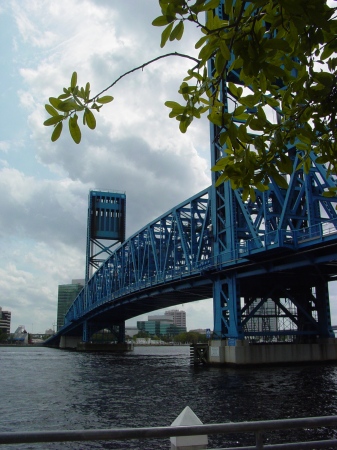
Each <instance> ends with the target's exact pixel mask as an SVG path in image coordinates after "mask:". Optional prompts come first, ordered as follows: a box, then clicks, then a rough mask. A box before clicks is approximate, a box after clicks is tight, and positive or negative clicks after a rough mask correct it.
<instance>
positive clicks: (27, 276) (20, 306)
mask: <svg viewBox="0 0 337 450" xmlns="http://www.w3.org/2000/svg"><path fill="white" fill-rule="evenodd" d="M159 15H160V9H159V6H158V2H157V0H142V1H139V0H125V1H123V2H122V1H120V0H71V1H69V0H67V1H65V0H58V1H57V2H55V1H52V0H29V1H24V0H9V1H7V2H1V3H0V27H1V30H2V39H1V40H0V81H1V90H0V101H1V109H0V172H1V173H0V192H1V194H0V207H1V216H0V249H1V251H0V306H1V307H2V308H3V310H9V311H11V313H12V324H11V331H12V332H14V331H15V329H16V328H17V327H18V326H19V325H24V326H25V327H26V330H27V331H29V332H32V333H43V332H44V331H45V330H46V329H49V328H55V324H56V314H57V293H58V285H60V284H69V283H71V280H72V279H81V278H82V279H83V278H84V274H85V247H86V220H87V206H88V193H89V191H90V190H91V189H96V190H109V191H114V190H116V191H118V192H120V191H124V192H126V199H127V218H126V237H128V236H130V235H131V234H133V233H134V232H136V231H137V230H139V229H140V228H142V227H143V226H145V225H146V224H147V223H148V222H150V221H152V220H154V219H155V218H156V217H158V216H160V215H162V214H163V213H164V212H166V211H167V210H169V209H171V208H172V207H173V206H175V205H176V204H179V203H180V202H182V201H183V200H185V199H186V198H188V197H190V196H192V195H194V194H196V193H198V192H199V191H201V190H202V189H204V188H205V187H207V186H208V185H209V184H210V182H211V181H210V143H209V126H208V123H207V120H201V121H196V122H195V123H193V124H192V125H191V126H190V128H189V130H188V132H187V133H186V134H181V133H180V132H179V129H178V123H177V122H176V121H175V120H173V119H170V118H169V117H168V114H169V109H168V108H166V107H165V106H164V102H165V101H166V100H177V101H178V100H179V94H177V91H178V89H179V86H180V83H181V81H182V79H183V77H184V76H185V75H186V70H187V69H188V68H189V67H190V63H189V62H188V60H185V59H182V58H179V57H170V58H164V59H161V60H160V61H157V62H155V63H153V64H152V65H150V66H148V67H146V68H145V69H144V70H141V71H137V72H135V73H133V74H131V75H129V76H127V77H125V78H123V79H122V80H121V81H120V82H118V83H117V85H116V86H115V87H114V88H113V89H111V90H110V91H109V92H108V94H109V95H112V96H114V101H113V102H112V103H110V104H109V105H105V106H104V107H103V108H102V110H101V112H100V113H99V117H98V118H97V119H98V121H97V128H96V130H95V131H91V130H89V129H88V128H86V129H83V128H82V142H81V144H80V145H76V144H75V143H74V142H73V141H72V139H71V138H70V137H69V135H68V133H67V132H66V130H65V132H63V134H62V136H61V137H60V139H59V140H58V141H57V142H56V143H52V142H51V141H50V134H51V129H50V128H48V127H44V126H43V122H44V121H45V120H46V119H47V118H48V117H49V115H48V114H47V113H46V111H45V108H44V105H45V103H47V102H48V98H49V97H57V96H58V95H60V94H61V93H62V90H63V87H65V86H66V87H68V86H69V84H70V78H71V74H72V73H73V71H76V72H77V73H78V82H79V84H80V85H85V84H86V82H87V81H89V82H90V84H91V92H92V94H96V93H98V92H100V91H101V90H103V89H105V88H106V87H107V86H109V85H110V84H111V83H113V82H114V81H115V80H116V79H117V78H118V77H119V76H120V75H122V74H124V73H125V72H127V71H129V70H131V69H133V68H135V67H137V66H140V65H141V64H143V63H144V62H146V61H148V60H151V59H153V58H155V57H157V56H159V55H161V54H165V53H169V52H173V51H178V52H183V53H188V54H191V55H193V54H194V52H195V50H194V42H195V41H196V40H197V38H198V30H197V29H195V28H193V27H192V26H191V28H190V29H187V32H186V36H185V37H184V38H183V40H182V41H181V42H177V41H174V42H173V43H170V42H169V43H168V45H167V46H166V47H165V48H164V49H161V48H160V35H161V31H162V28H157V27H153V26H152V25H151V22H152V20H153V19H154V18H155V17H157V16H159ZM334 291H335V289H334V287H333V288H332V293H331V298H332V299H333V298H336V295H335V294H334ZM335 303H336V302H335ZM331 306H332V322H333V323H334V324H337V305H336V306H334V304H333V301H332V302H331ZM177 308H178V309H184V310H185V311H186V313H187V328H188V329H193V328H212V327H213V307H212V300H210V299H209V300H204V301H198V302H194V303H190V304H186V305H177ZM158 313H160V311H157V312H156V313H155V314H158ZM146 319H147V315H144V316H140V317H138V318H134V319H131V320H129V321H128V322H127V325H136V322H137V320H146Z"/></svg>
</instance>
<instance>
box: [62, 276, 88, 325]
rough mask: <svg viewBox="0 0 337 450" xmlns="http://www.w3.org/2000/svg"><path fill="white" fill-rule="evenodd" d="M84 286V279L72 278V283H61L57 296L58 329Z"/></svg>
mask: <svg viewBox="0 0 337 450" xmlns="http://www.w3.org/2000/svg"><path fill="white" fill-rule="evenodd" d="M83 287H84V280H72V283H71V284H60V285H59V287H58V298H57V324H56V326H57V331H59V329H60V328H62V326H63V325H64V317H65V315H66V313H67V311H68V309H69V307H70V305H71V304H72V303H73V301H74V300H75V298H76V297H77V296H78V294H79V293H80V291H81V290H82V289H83Z"/></svg>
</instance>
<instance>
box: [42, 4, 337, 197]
mask: <svg viewBox="0 0 337 450" xmlns="http://www.w3.org/2000/svg"><path fill="white" fill-rule="evenodd" d="M158 1H159V6H160V9H161V15H160V16H158V17H157V18H155V19H154V21H153V22H152V24H153V25H154V26H158V27H164V29H163V31H162V35H161V42H160V46H161V47H164V46H165V45H166V43H167V42H168V41H174V40H178V41H179V40H181V39H182V37H183V35H184V32H185V25H184V24H185V23H186V22H189V23H193V24H194V25H195V26H196V27H197V28H198V29H199V30H200V33H201V36H200V38H199V39H198V41H197V42H196V43H195V48H196V49H198V50H199V54H198V57H197V58H193V57H191V56H188V55H185V54H181V53H169V54H167V55H163V56H159V57H157V58H155V59H153V60H151V61H148V62H146V63H144V64H143V65H141V66H139V67H136V68H134V69H132V70H130V71H128V72H126V73H125V74H123V75H121V76H120V77H119V78H118V79H117V80H115V81H114V82H113V83H112V84H110V86H108V87H107V88H106V89H104V90H103V91H101V92H100V93H99V94H97V95H96V96H94V97H92V98H90V85H89V83H87V84H86V86H85V88H83V87H81V88H80V87H79V86H78V85H77V77H76V73H74V74H73V76H72V80H71V84H70V87H69V88H67V89H64V93H63V94H62V95H60V96H59V97H58V98H51V99H49V102H50V104H49V105H46V110H47V111H48V113H49V114H50V115H51V117H50V118H49V119H48V120H46V121H45V125H50V126H54V131H53V133H52V141H55V140H57V139H58V138H59V136H60V134H61V132H62V122H63V121H64V120H68V121H69V130H70V134H71V136H72V138H73V139H74V141H75V142H77V143H79V142H80V139H81V135H80V129H79V126H78V114H79V113H83V123H84V124H85V125H87V126H88V127H89V128H91V129H94V128H95V126H96V119H95V116H94V114H93V110H94V111H95V110H96V111H97V112H99V110H100V108H101V107H102V105H103V104H104V103H108V102H110V101H112V99H113V97H111V96H105V95H104V96H102V94H104V93H105V92H106V91H107V90H109V89H111V88H113V87H114V86H115V85H116V83H118V81H120V80H121V79H122V78H123V77H125V76H126V75H129V74H131V73H133V72H135V71H136V70H140V69H144V68H145V67H146V66H147V65H149V64H152V63H154V62H155V61H157V60H159V59H161V58H165V57H168V56H179V57H183V58H188V59H190V60H191V61H193V63H194V65H193V67H191V68H190V69H189V70H188V71H187V76H186V77H185V78H184V80H183V81H182V83H181V85H180V88H179V91H178V92H179V93H180V94H181V96H182V101H181V102H173V101H167V102H166V103H165V105H166V106H167V107H168V108H169V109H170V112H169V117H171V118H175V119H176V120H177V121H178V123H179V129H180V131H181V132H183V133H185V132H186V131H187V129H188V127H189V125H190V124H191V123H192V122H193V120H195V119H198V118H200V117H201V116H202V115H203V114H207V117H208V120H209V121H210V123H211V126H212V129H213V132H212V134H213V136H214V144H215V145H216V146H217V148H218V151H217V155H216V159H215V160H214V161H213V167H212V170H213V172H214V177H215V183H216V184H217V185H219V184H220V183H222V182H224V181H228V180H229V181H230V182H231V185H232V187H233V188H243V197H247V196H249V195H252V193H253V192H254V188H257V189H259V190H261V191H263V190H266V189H268V185H269V183H270V180H271V179H273V180H274V181H276V182H277V183H278V184H279V185H280V187H281V188H287V181H286V178H287V177H286V176H285V175H290V174H291V173H292V171H293V170H294V164H293V162H294V160H295V158H297V159H299V161H300V162H299V164H298V166H297V169H300V168H303V170H304V171H305V172H308V171H309V170H310V164H311V163H310V161H311V159H310V155H312V154H314V156H315V158H316V162H317V163H319V164H326V165H327V166H328V168H329V171H330V173H332V174H337V143H336V137H337V122H336V116H337V114H336V113H337V106H336V105H337V82H336V80H337V57H336V51H337V19H336V11H337V9H336V8H332V7H329V6H328V5H327V1H326V0H296V1H294V0H278V1H275V0H251V1H247V0H158ZM200 14H202V17H203V18H204V17H205V15H206V20H205V22H204V23H203V20H201V19H200V18H199V17H200ZM272 113H274V114H276V117H277V120H274V119H273V118H272V117H271V115H272Z"/></svg>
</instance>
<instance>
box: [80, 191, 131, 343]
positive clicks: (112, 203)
mask: <svg viewBox="0 0 337 450" xmlns="http://www.w3.org/2000/svg"><path fill="white" fill-rule="evenodd" d="M125 222H126V195H125V193H124V192H123V193H122V192H111V191H96V190H91V191H90V192H89V196H88V218H87V245H86V265H85V290H86V295H85V301H84V302H85V303H84V304H85V307H86V306H87V302H88V283H89V280H90V278H91V277H92V276H93V274H94V273H95V271H96V270H97V269H99V267H101V265H102V264H103V262H104V261H105V260H106V259H107V258H108V257H109V256H111V255H112V252H113V250H112V249H113V247H114V246H115V245H117V244H119V243H123V242H124V241H125ZM103 328H111V331H112V332H113V333H114V334H117V339H118V342H120V341H123V340H124V334H125V333H124V332H125V324H124V323H123V324H119V325H118V326H116V325H114V326H113V327H111V326H110V324H109V323H103V322H101V323H95V325H93V324H91V323H90V322H85V323H84V325H83V342H87V341H88V340H89V339H90V336H91V335H92V334H93V333H95V332H97V331H99V330H101V329H103Z"/></svg>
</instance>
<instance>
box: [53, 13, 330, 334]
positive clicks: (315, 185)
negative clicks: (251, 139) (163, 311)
mask: <svg viewBox="0 0 337 450" xmlns="http://www.w3.org/2000/svg"><path fill="white" fill-rule="evenodd" d="M215 14H218V15H220V16H221V15H222V14H223V9H222V6H221V5H220V7H219V8H217V9H216V10H215ZM210 70H213V69H212V61H210ZM231 77H232V78H231V81H232V82H237V83H239V74H237V75H235V74H234V75H233V74H231ZM222 101H223V104H224V108H225V110H226V109H227V110H228V108H230V103H231V102H232V101H235V99H231V98H230V96H229V94H228V92H227V85H226V83H225V81H224V80H223V82H222ZM220 132H221V130H219V129H218V128H217V127H216V126H211V162H212V165H214V164H215V163H216V161H217V160H218V159H219V158H221V156H222V155H223V152H224V148H222V147H221V146H219V144H218V140H217V139H216V136H218V135H219V133H220ZM289 155H291V156H292V160H293V165H294V168H296V167H297V166H298V162H299V161H298V158H299V156H298V154H297V153H296V149H295V148H289ZM284 176H285V177H288V183H289V188H288V189H283V188H280V187H279V186H278V185H277V184H276V183H275V182H274V180H271V183H270V186H269V190H268V191H265V192H260V191H255V199H254V200H252V199H249V200H243V198H242V193H241V191H240V190H236V191H233V190H232V189H231V188H230V185H229V183H223V184H221V185H220V186H219V187H217V188H216V187H215V182H216V177H217V174H216V173H214V174H213V179H212V186H211V187H209V188H208V189H205V190H204V191H202V192H201V193H199V194H197V195H195V196H194V197H191V198H190V199H188V200H186V201H185V202H183V203H181V204H180V205H178V206H176V207H174V208H172V210H170V211H168V212H167V213H166V214H164V215H162V216H161V217H159V218H158V219H156V220H154V221H153V222H151V223H150V224H148V225H146V226H145V227H144V228H142V229H141V230H140V231H138V232H137V233H136V234H134V235H133V236H131V237H130V238H129V239H128V240H126V241H125V242H124V243H123V244H122V245H120V246H119V247H118V248H116V249H115V250H114V251H113V252H112V254H111V255H110V256H109V258H108V259H107V260H106V261H105V262H104V263H103V264H102V265H101V266H100V267H99V269H98V270H97V272H96V273H95V274H94V275H93V277H92V278H91V279H90V280H89V282H88V284H87V287H86V290H85V289H83V290H82V292H81V293H80V294H79V296H78V297H77V298H76V300H75V301H74V303H73V305H72V306H71V307H70V309H69V311H68V313H67V315H66V318H65V325H64V327H63V328H62V329H61V330H60V334H75V333H79V334H81V335H82V336H83V340H84V341H86V340H88V339H90V336H91V334H92V333H93V332H95V331H97V330H99V329H101V328H103V327H109V326H110V327H112V326H117V327H119V337H118V339H119V340H122V338H123V331H124V322H125V320H127V319H129V318H131V317H135V316H137V315H140V314H143V313H145V312H149V311H153V310H155V309H160V308H164V307H168V306H172V305H176V304H180V303H186V302H189V301H194V300H198V299H202V298H209V297H213V311H214V330H213V337H214V338H219V339H227V340H228V342H230V343H234V342H235V341H236V340H237V339H249V340H253V341H261V340H263V341H272V342H273V341H275V340H278V341H283V340H288V341H293V340H297V341H308V340H309V341H310V340H312V339H316V338H317V337H331V336H333V335H334V334H333V331H332V328H331V319H330V305H329V291H328V283H329V282H330V281H331V280H334V279H335V278H336V275H337V213H336V207H337V197H328V196H325V195H324V193H326V192H327V190H328V188H329V187H334V186H336V178H334V177H331V176H329V175H328V173H327V170H326V168H325V167H324V166H323V165H320V164H317V163H316V158H315V156H314V154H312V155H311V169H310V171H309V173H304V172H303V170H297V171H296V170H294V172H293V175H292V176H291V177H289V176H287V175H286V174H284Z"/></svg>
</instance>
